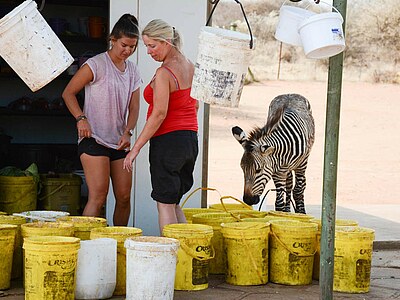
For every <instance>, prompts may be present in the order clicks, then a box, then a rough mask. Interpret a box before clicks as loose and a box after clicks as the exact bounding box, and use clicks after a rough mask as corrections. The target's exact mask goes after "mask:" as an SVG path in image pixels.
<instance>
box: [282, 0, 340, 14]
mask: <svg viewBox="0 0 400 300" xmlns="http://www.w3.org/2000/svg"><path fill="white" fill-rule="evenodd" d="M287 1H288V0H285V1H284V2H283V3H282V6H284V5H285V3H286V2H287ZM289 1H290V2H300V1H302V0H299V1H292V0H289ZM314 3H315V4H320V3H323V4H326V5H327V6H329V7H331V8H333V9H334V10H335V11H336V12H337V13H338V14H339V15H342V14H341V13H340V12H339V10H338V9H337V8H336V7H334V6H333V5H331V4H329V3H328V2H325V1H320V0H314ZM310 5H311V3H310V2H308V4H307V6H306V7H305V9H307V8H309V7H310ZM282 6H281V8H282Z"/></svg>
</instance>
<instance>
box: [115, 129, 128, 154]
mask: <svg viewBox="0 0 400 300" xmlns="http://www.w3.org/2000/svg"><path fill="white" fill-rule="evenodd" d="M130 147H131V135H130V134H129V133H128V132H124V134H123V135H122V136H121V138H120V139H119V141H118V148H117V150H124V149H127V151H129V148H130Z"/></svg>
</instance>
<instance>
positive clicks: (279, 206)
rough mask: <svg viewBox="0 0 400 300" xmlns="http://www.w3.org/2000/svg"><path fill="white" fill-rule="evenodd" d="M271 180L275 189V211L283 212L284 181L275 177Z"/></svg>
mask: <svg viewBox="0 0 400 300" xmlns="http://www.w3.org/2000/svg"><path fill="white" fill-rule="evenodd" d="M273 180H274V184H275V189H276V200H275V210H276V211H285V202H284V194H285V180H283V179H282V178H278V177H275V176H274V177H273Z"/></svg>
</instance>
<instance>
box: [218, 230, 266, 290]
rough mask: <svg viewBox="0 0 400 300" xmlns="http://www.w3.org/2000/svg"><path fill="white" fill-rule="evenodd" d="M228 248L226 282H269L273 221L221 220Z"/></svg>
mask: <svg viewBox="0 0 400 300" xmlns="http://www.w3.org/2000/svg"><path fill="white" fill-rule="evenodd" d="M221 227H222V229H221V232H222V235H223V237H224V248H225V252H226V261H227V269H226V282H227V283H229V284H234V285H260V284H266V283H267V282H268V236H269V231H270V224H269V223H267V222H265V223H261V222H258V223H256V222H252V223H247V222H240V223H227V224H221Z"/></svg>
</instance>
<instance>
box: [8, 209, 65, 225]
mask: <svg viewBox="0 0 400 300" xmlns="http://www.w3.org/2000/svg"><path fill="white" fill-rule="evenodd" d="M13 216H21V217H25V218H26V221H27V222H32V221H42V222H55V221H57V219H58V218H61V217H67V216H69V212H67V211H55V210H31V211H24V212H21V213H13Z"/></svg>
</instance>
